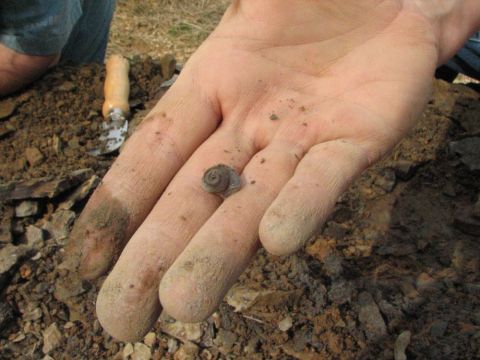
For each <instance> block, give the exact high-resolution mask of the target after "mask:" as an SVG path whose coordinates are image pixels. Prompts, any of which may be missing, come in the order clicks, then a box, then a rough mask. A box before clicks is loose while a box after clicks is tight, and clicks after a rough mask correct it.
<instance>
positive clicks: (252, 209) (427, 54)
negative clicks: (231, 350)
mask: <svg viewBox="0 0 480 360" xmlns="http://www.w3.org/2000/svg"><path fill="white" fill-rule="evenodd" d="M437 61H438V44H437V42H436V36H435V34H434V31H433V29H432V27H431V24H430V22H429V21H427V19H426V18H425V17H424V16H422V15H421V14H420V12H419V11H418V9H417V8H416V7H415V6H413V5H409V2H407V1H397V0H388V1H373V0H372V1H362V2H358V1H354V0H348V1H342V2H339V1H334V0H332V1H326V0H325V1H318V2H316V1H306V0H305V1H296V2H286V1H280V0H268V1H264V0H263V1H248V2H243V1H236V2H234V3H233V4H232V5H231V6H230V8H229V9H228V11H227V12H226V14H225V16H224V18H223V19H222V22H221V23H220V25H219V26H218V28H217V29H216V30H215V31H214V33H212V35H211V36H210V37H209V38H208V39H207V40H206V41H205V43H204V44H203V45H202V46H201V47H200V48H199V49H198V51H197V52H196V53H195V54H194V55H193V56H192V57H191V59H190V60H189V62H188V63H187V65H186V66H185V68H184V70H183V71H182V74H181V75H180V76H179V78H178V79H177V81H176V83H175V84H174V86H173V87H172V88H171V89H170V90H169V92H168V93H167V94H166V95H165V96H164V97H163V98H162V100H161V101H160V102H159V103H158V104H157V105H156V107H155V108H154V109H153V110H152V111H151V113H150V114H149V115H148V116H147V118H146V119H145V120H144V121H143V123H142V124H141V126H140V128H139V129H138V130H137V131H136V132H135V133H134V134H133V136H132V137H131V138H130V139H129V140H128V142H127V144H126V147H125V149H124V151H122V153H121V154H120V156H119V157H118V159H117V160H116V161H115V163H114V164H113V166H112V168H111V169H110V171H109V172H108V173H107V175H106V176H105V178H104V179H103V181H102V184H101V185H100V186H99V188H98V189H97V190H96V192H95V193H94V195H93V196H92V198H91V199H90V201H89V203H88V204H87V206H86V208H85V210H84V212H83V213H82V215H81V217H80V219H79V220H78V222H77V224H76V225H75V228H74V230H73V232H72V236H71V239H70V241H69V244H68V247H67V254H68V255H69V256H70V259H77V258H79V259H80V260H79V264H77V265H78V266H79V268H80V271H81V273H82V275H83V276H84V277H85V278H86V279H94V278H96V277H98V276H100V275H102V274H103V273H105V272H106V271H108V269H109V268H110V267H111V266H112V265H113V264H114V263H115V261H116V264H115V267H114V268H113V270H112V272H111V273H110V274H109V276H108V277H107V279H106V280H105V282H104V283H103V286H102V288H101V290H100V293H99V296H98V300H97V314H98V317H99V320H100V322H101V324H102V325H103V326H104V328H105V329H106V330H107V331H108V332H109V333H110V334H111V335H112V336H114V337H116V338H118V339H121V340H125V341H135V340H138V339H139V338H141V337H142V336H143V334H144V333H145V332H147V331H148V330H149V329H150V327H151V326H152V325H153V323H154V322H155V321H156V320H157V318H158V315H159V313H160V310H161V305H160V302H161V304H162V306H163V307H164V309H165V310H166V311H167V313H169V314H170V315H171V316H173V317H175V318H177V319H178V320H181V321H185V322H195V321H201V320H203V319H204V318H206V317H207V316H209V315H210V314H211V313H212V312H213V311H214V310H215V309H216V307H217V306H218V304H219V303H220V301H221V300H222V299H223V297H224V295H225V293H226V292H227V290H228V289H229V287H230V286H231V285H232V284H233V283H234V282H235V281H236V279H237V278H238V276H239V275H240V274H241V273H242V271H243V270H244V269H245V268H246V266H247V265H248V264H249V262H250V260H251V259H252V257H253V256H254V254H255V252H256V250H257V249H258V246H259V241H258V239H260V241H261V244H262V245H263V246H264V247H265V248H266V249H267V250H268V251H269V252H271V253H273V254H276V255H285V254H289V253H291V252H293V251H295V250H297V249H298V248H300V247H301V246H302V244H303V243H304V242H305V241H306V240H307V239H308V238H309V237H310V236H311V235H312V234H314V233H315V231H316V229H317V228H318V226H319V224H322V223H323V222H324V221H325V219H326V217H327V216H328V214H329V212H330V211H331V209H332V207H333V206H334V204H335V202H336V199H337V198H338V196H339V195H341V194H342V192H343V191H344V190H345V189H346V188H347V187H348V186H349V184H350V183H351V182H352V181H353V180H354V179H355V178H356V177H357V176H358V175H359V174H360V173H361V172H362V171H363V170H364V169H365V168H366V167H367V166H369V165H370V164H372V163H373V162H375V161H376V160H378V159H379V158H380V157H381V156H382V155H384V154H385V153H387V152H388V151H389V150H390V149H391V148H392V147H393V146H394V145H395V144H396V143H397V142H398V141H399V140H400V139H401V137H402V136H403V135H404V134H405V133H406V132H407V131H408V129H409V128H410V127H411V126H412V124H413V123H414V120H415V118H416V117H417V116H418V115H419V114H420V112H421V110H422V108H423V106H424V104H425V102H426V101H427V98H428V95H429V87H430V84H431V78H432V75H433V73H434V70H435V68H436V65H437ZM220 163H222V164H228V165H230V166H232V167H233V168H235V169H236V170H237V171H238V172H239V173H241V176H242V181H243V187H242V189H241V190H240V191H239V192H237V193H235V194H233V195H231V196H230V197H228V198H226V199H225V200H222V199H221V198H220V197H219V196H217V195H214V194H210V193H207V192H205V191H204V190H203V189H202V187H201V179H202V176H203V173H204V171H205V170H206V169H207V168H209V167H211V166H213V165H216V164H220ZM120 254H121V255H120ZM119 256H120V257H119ZM117 258H118V261H117ZM72 261H73V260H72ZM73 262H74V261H73ZM159 299H160V300H159Z"/></svg>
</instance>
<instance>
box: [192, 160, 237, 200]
mask: <svg viewBox="0 0 480 360" xmlns="http://www.w3.org/2000/svg"><path fill="white" fill-rule="evenodd" d="M202 186H203V188H204V189H205V191H207V192H209V193H215V194H219V195H221V196H222V197H227V196H230V195H232V194H233V193H234V192H237V191H238V190H240V187H241V181H240V176H239V175H238V174H237V173H236V171H235V170H234V169H232V168H231V167H230V166H227V165H223V164H218V165H215V166H212V167H211V168H209V169H207V170H206V171H205V173H204V174H203V178H202Z"/></svg>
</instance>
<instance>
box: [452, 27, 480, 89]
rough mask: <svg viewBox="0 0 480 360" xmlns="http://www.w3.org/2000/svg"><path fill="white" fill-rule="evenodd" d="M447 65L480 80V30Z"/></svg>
mask: <svg viewBox="0 0 480 360" xmlns="http://www.w3.org/2000/svg"><path fill="white" fill-rule="evenodd" d="M446 66H447V67H448V68H449V69H451V70H453V71H455V72H457V73H462V74H465V75H467V76H470V77H472V78H476V79H479V80H480V32H477V33H476V34H475V35H473V36H472V37H471V38H470V39H469V40H468V41H467V43H466V44H465V46H464V47H463V48H461V49H460V51H459V52H458V53H457V54H456V55H455V56H454V57H453V58H452V59H450V61H449V62H448V63H447V64H446Z"/></svg>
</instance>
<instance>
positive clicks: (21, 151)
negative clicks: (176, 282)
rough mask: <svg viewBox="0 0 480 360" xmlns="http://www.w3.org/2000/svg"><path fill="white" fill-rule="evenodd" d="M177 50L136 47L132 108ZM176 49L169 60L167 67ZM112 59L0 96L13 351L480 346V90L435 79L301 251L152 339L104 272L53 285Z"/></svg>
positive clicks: (86, 189) (413, 350) (345, 353)
mask: <svg viewBox="0 0 480 360" xmlns="http://www.w3.org/2000/svg"><path fill="white" fill-rule="evenodd" d="M170 62H171V58H164V59H162V61H153V60H151V59H140V58H136V59H133V60H132V71H131V79H132V96H131V104H130V105H131V106H132V109H133V111H134V120H133V123H137V122H138V121H140V120H141V118H142V116H143V115H144V114H145V112H146V111H147V110H148V108H149V107H151V106H152V105H153V104H154V103H155V102H156V101H157V100H158V99H159V98H160V97H161V95H162V93H163V92H164V91H165V88H162V87H161V84H162V83H163V81H164V80H165V79H166V78H168V77H169V76H171V73H169V72H168V71H167V70H166V69H167V68H168V66H165V64H169V63H170ZM162 64H163V67H162ZM103 78H104V72H103V69H102V68H101V67H99V66H92V65H89V66H84V67H77V68H73V67H63V68H59V69H56V70H54V71H51V72H50V73H49V74H48V75H47V76H45V77H44V78H43V79H42V80H41V81H39V82H38V83H36V84H35V85H34V86H32V87H31V88H29V89H27V90H26V91H24V92H22V93H20V94H18V95H17V96H13V97H11V98H7V99H4V100H2V101H1V102H0V158H1V162H0V212H1V213H0V216H1V217H0V219H1V221H0V358H4V359H16V358H19V359H55V360H58V359H92V358H99V359H107V358H108V359H109V358H114V359H150V358H152V359H161V358H166V359H194V358H200V359H228V358H230V359H236V358H245V359H307V360H308V359H320V358H329V359H330V358H331V359H358V358H365V359H367V358H369V359H370V358H372V359H373V358H374V359H391V358H395V359H406V358H408V359H424V358H428V359H430V358H436V359H473V358H479V357H480V297H479V295H480V276H479V258H480V257H479V255H480V254H479V252H480V250H479V246H478V240H479V237H480V202H479V200H478V195H479V193H480V181H479V179H480V177H479V175H480V156H479V154H480V93H479V92H477V91H476V90H475V89H473V88H471V87H467V86H465V85H459V84H456V85H450V84H447V83H444V82H441V81H437V82H436V83H435V91H434V94H433V96H432V99H431V101H430V103H429V105H428V108H427V109H426V111H425V112H424V114H423V115H422V117H421V119H420V121H419V123H418V125H417V126H416V128H415V129H414V130H413V131H412V133H411V134H410V136H409V137H407V138H406V139H405V140H404V141H403V142H402V143H401V144H399V145H398V146H397V147H396V149H395V151H394V152H393V153H392V154H391V155H390V156H389V157H388V158H387V159H385V160H384V161H382V162H381V163H380V164H378V165H376V166H374V167H373V168H371V169H369V170H368V171H367V172H366V173H365V174H364V175H363V176H362V177H361V178H360V179H359V180H358V181H357V182H356V183H355V184H354V185H353V186H352V187H351V188H350V189H349V190H348V192H347V193H346V194H345V195H344V196H343V197H342V198H341V199H339V201H338V204H337V207H336V210H335V212H334V214H333V215H332V217H331V219H330V221H328V222H327V224H326V225H325V226H324V228H323V229H322V231H321V234H320V235H319V236H318V238H316V239H312V241H311V242H310V243H309V244H308V246H306V248H305V249H304V250H302V251H300V252H299V253H298V254H296V255H293V256H289V257H286V258H274V257H271V256H269V255H267V254H266V253H265V252H264V251H260V252H259V254H258V256H257V257H256V259H255V261H254V263H253V264H252V265H251V266H250V267H249V268H248V270H247V272H246V273H245V274H244V275H242V277H241V279H240V280H239V282H238V284H237V285H236V286H235V287H234V288H233V289H232V290H231V291H230V292H229V294H228V295H227V297H226V299H225V302H224V303H223V304H222V305H221V307H220V309H219V310H218V311H217V312H216V313H215V314H214V315H213V316H211V317H210V318H209V319H208V320H207V321H205V322H203V323H199V324H182V323H179V322H177V321H174V320H173V319H171V318H169V317H168V316H167V315H165V314H162V316H161V318H160V319H159V322H158V323H157V324H156V327H155V329H152V332H150V333H149V334H148V335H147V336H146V337H145V339H144V340H143V341H142V342H138V343H135V344H128V343H127V344H125V343H121V342H116V341H114V340H113V339H112V338H110V337H109V336H108V335H107V334H106V333H105V332H103V330H102V328H101V327H100V325H99V323H98V321H97V320H96V319H95V313H94V302H95V296H96V291H97V289H98V286H99V284H100V282H101V281H100V282H99V283H98V284H94V285H92V286H91V287H80V288H76V289H77V290H76V291H75V292H71V291H68V289H64V288H61V287H59V286H57V285H56V283H57V280H58V279H59V278H61V277H62V276H63V275H64V272H63V270H62V269H61V267H59V264H60V263H61V260H62V253H63V247H64V244H65V242H66V241H67V240H68V234H69V231H70V229H71V226H72V223H73V222H74V220H75V218H76V217H77V216H78V214H79V213H80V211H81V210H82V207H83V206H84V204H85V202H86V200H87V199H88V196H89V194H90V193H91V191H92V190H93V189H94V188H95V186H96V185H97V184H98V183H99V181H100V178H101V177H102V175H103V174H104V173H105V171H106V170H107V169H108V167H109V165H110V164H111V162H112V161H113V158H114V156H111V157H106V158H96V157H93V156H91V155H89V154H88V150H90V149H91V148H92V147H93V146H94V145H95V139H96V138H97V137H98V134H99V130H98V129H99V124H100V122H101V121H102V119H101V115H100V108H101V104H102V95H101V87H102V82H103Z"/></svg>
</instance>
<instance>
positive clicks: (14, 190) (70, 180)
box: [0, 169, 93, 201]
mask: <svg viewBox="0 0 480 360" xmlns="http://www.w3.org/2000/svg"><path fill="white" fill-rule="evenodd" d="M92 175H93V170H92V169H81V170H76V171H73V172H71V173H70V174H69V175H67V176H64V177H61V178H58V179H54V178H52V177H43V178H37V179H31V180H23V181H14V182H10V183H6V184H0V201H5V200H24V199H39V198H50V199H52V198H54V197H56V196H57V195H59V194H61V193H62V192H64V191H66V190H69V189H72V188H73V187H75V186H77V185H79V184H81V183H82V182H84V181H85V180H87V179H89V178H90V177H91V176H92Z"/></svg>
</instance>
